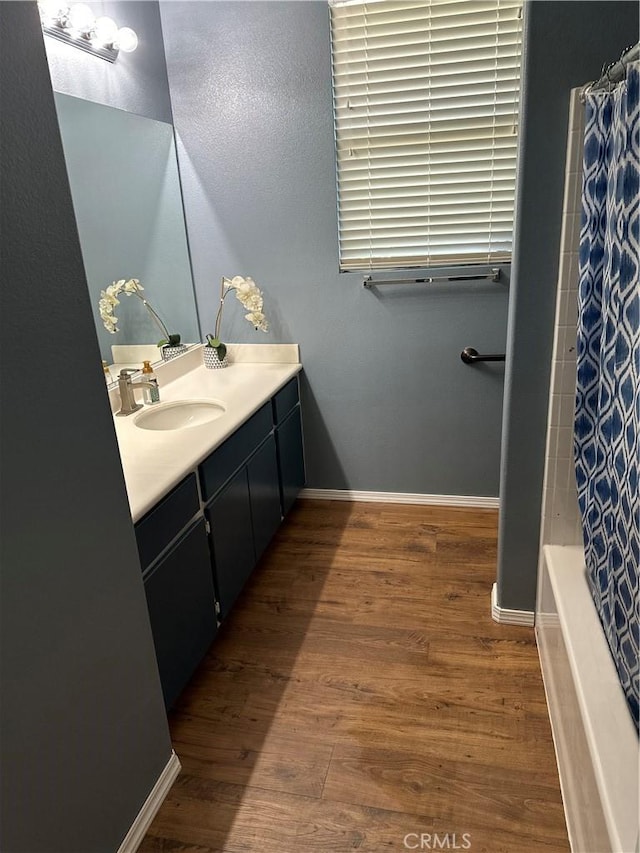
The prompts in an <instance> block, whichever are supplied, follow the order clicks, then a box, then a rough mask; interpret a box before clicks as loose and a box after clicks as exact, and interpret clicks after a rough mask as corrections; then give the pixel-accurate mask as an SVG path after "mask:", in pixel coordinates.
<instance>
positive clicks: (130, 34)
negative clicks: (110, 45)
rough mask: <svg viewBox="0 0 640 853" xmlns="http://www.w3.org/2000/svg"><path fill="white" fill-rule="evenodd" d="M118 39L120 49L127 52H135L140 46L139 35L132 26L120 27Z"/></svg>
mask: <svg viewBox="0 0 640 853" xmlns="http://www.w3.org/2000/svg"><path fill="white" fill-rule="evenodd" d="M116 41H117V45H118V47H119V48H120V50H122V51H124V52H125V53H133V51H134V50H135V49H136V48H137V47H138V36H137V35H136V34H135V31H134V30H132V29H131V27H120V29H119V30H118V35H117V38H116Z"/></svg>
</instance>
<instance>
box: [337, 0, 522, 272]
mask: <svg viewBox="0 0 640 853" xmlns="http://www.w3.org/2000/svg"><path fill="white" fill-rule="evenodd" d="M521 18H522V2H517V0H413V2H411V0H373V2H366V3H363V2H353V0H347V2H334V3H333V4H332V5H331V35H332V53H333V89H334V116H335V135H336V151H337V171H338V224H339V243H340V269H341V270H361V269H367V270H370V269H385V268H403V267H404V268H407V267H425V266H443V265H454V264H455V265H460V264H488V263H491V264H495V263H501V262H502V263H504V262H509V261H510V259H511V236H512V229H513V209H514V194H515V176H516V152H517V122H518V97H519V89H520V57H521V30H522V20H521Z"/></svg>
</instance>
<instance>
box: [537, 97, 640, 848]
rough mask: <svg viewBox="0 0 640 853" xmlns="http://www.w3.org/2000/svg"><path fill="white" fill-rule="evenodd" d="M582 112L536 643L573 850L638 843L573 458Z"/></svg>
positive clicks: (569, 175) (576, 132) (563, 268)
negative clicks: (590, 577)
mask: <svg viewBox="0 0 640 853" xmlns="http://www.w3.org/2000/svg"><path fill="white" fill-rule="evenodd" d="M583 121H584V112H583V107H582V105H581V103H580V100H579V90H578V89H574V90H573V91H572V93H571V101H570V107H569V132H568V138H567V158H566V173H565V194H564V204H563V212H562V235H561V245H560V259H559V269H558V289H557V299H556V321H555V336H554V347H553V359H552V366H551V385H550V389H549V414H548V421H547V449H546V461H545V473H544V493H543V501H542V517H541V520H540V560H539V568H538V593H537V601H536V617H535V626H536V640H537V643H538V651H539V655H540V665H541V668H542V676H543V680H544V686H545V691H546V696H547V704H548V706H549V716H550V719H551V727H552V731H553V739H554V744H555V749H556V759H557V762H558V771H559V775H560V784H561V788H562V798H563V801H564V810H565V816H566V820H567V828H568V832H569V840H570V842H571V849H572V850H573V851H574V853H633V851H636V850H638V849H640V848H638V846H637V845H638V766H639V765H638V761H639V757H640V755H639V750H638V737H637V735H636V731H635V728H634V725H633V721H632V719H631V715H630V713H629V710H628V708H627V703H626V699H625V696H624V692H623V690H622V688H621V686H620V681H619V679H618V676H617V673H616V669H615V664H614V662H613V659H612V657H611V653H610V651H609V646H608V644H607V640H606V637H605V634H604V631H603V629H602V625H601V624H600V619H599V617H598V614H597V611H596V609H595V606H594V604H593V601H592V598H591V594H590V591H589V587H588V583H587V579H586V575H585V572H586V569H585V563H584V549H583V545H582V525H581V519H580V512H579V508H578V498H577V491H576V482H575V467H574V461H573V419H574V407H575V389H576V324H577V317H578V246H579V229H580V217H581V213H580V211H581V204H582V202H581V192H582V138H583Z"/></svg>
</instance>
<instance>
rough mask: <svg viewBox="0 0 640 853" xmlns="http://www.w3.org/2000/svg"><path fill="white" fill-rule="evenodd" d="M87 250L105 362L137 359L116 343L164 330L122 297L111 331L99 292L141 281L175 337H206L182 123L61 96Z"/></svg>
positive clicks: (154, 337) (139, 341)
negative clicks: (180, 143) (178, 131)
mask: <svg viewBox="0 0 640 853" xmlns="http://www.w3.org/2000/svg"><path fill="white" fill-rule="evenodd" d="M55 100H56V108H57V112H58V120H59V123H60V131H61V135H62V142H63V146H64V154H65V160H66V163H67V171H68V175H69V183H70V186H71V194H72V198H73V206H74V209H75V214H76V220H77V224H78V232H79V235H80V244H81V248H82V256H83V260H84V266H85V271H86V276H87V282H88V285H89V293H90V296H91V305H92V308H93V313H94V320H95V324H96V330H97V333H98V340H99V343H100V351H101V354H102V358H103V359H104V360H105V361H107V363H108V364H110V365H111V364H113V363H114V362H115V363H116V364H117V365H118V366H121V365H123V363H129V362H131V361H133V359H132V358H130V357H129V358H127V357H124V356H123V355H122V353H124V352H126V350H119V349H116V350H115V351H114V350H113V349H112V347H113V346H114V345H115V346H116V347H118V348H119V347H129V346H131V345H150V347H151V348H150V349H148V351H147V352H145V353H143V352H142V350H135V352H136V353H138V352H139V353H140V355H143V356H144V358H149V357H150V356H151V357H152V358H153V360H157V359H159V358H160V351H159V350H158V349H157V348H155V345H156V344H157V342H158V341H159V340H160V338H161V333H160V331H159V329H158V327H157V325H156V324H155V323H154V321H153V319H152V317H151V315H150V313H149V312H148V310H147V309H146V308H145V306H144V305H143V304H142V302H141V301H140V300H139V299H137V298H136V297H135V296H125V295H122V296H120V297H119V299H120V305H118V306H117V307H116V309H115V311H114V313H115V316H116V317H117V318H118V328H119V331H118V332H117V333H116V334H110V333H109V332H107V330H106V329H105V327H104V325H103V323H102V320H101V318H100V313H99V310H98V301H99V299H100V291H101V290H103V289H105V288H106V287H107V286H108V285H109V284H111V283H112V282H114V281H118V280H120V279H130V278H136V279H139V280H140V283H141V284H142V286H143V287H144V295H145V297H146V298H147V299H148V301H149V303H150V304H151V305H152V306H153V308H154V310H155V311H156V312H157V313H158V315H159V316H160V317H161V319H162V320H163V322H164V323H165V325H166V326H167V327H168V329H169V331H170V332H171V333H179V334H180V335H181V337H182V342H183V343H187V344H188V343H197V342H198V341H200V331H199V327H198V315H197V309H196V302H195V296H194V288H193V278H192V274H191V263H190V259H189V249H188V243H187V235H186V228H185V221H184V211H183V205H182V194H181V188H180V178H179V173H178V163H177V158H176V149H175V140H174V134H173V127H172V126H171V125H170V124H166V123H165V122H161V121H155V120H153V119H150V118H145V117H143V116H140V115H135V114H134V113H130V112H124V111H123V110H119V109H115V108H114V107H110V106H104V105H103V104H97V103H93V102H91V101H86V100H83V99H82V98H76V97H71V96H70V95H64V94H60V93H58V92H56V93H55Z"/></svg>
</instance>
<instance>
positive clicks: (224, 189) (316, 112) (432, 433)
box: [161, 2, 507, 495]
mask: <svg viewBox="0 0 640 853" xmlns="http://www.w3.org/2000/svg"><path fill="white" fill-rule="evenodd" d="M161 15H162V23H163V30H164V33H165V51H166V56H167V68H168V73H169V83H170V88H171V98H172V106H173V112H174V119H175V125H176V128H177V130H178V133H179V136H180V139H181V143H182V148H181V149H179V154H180V157H181V163H180V167H181V176H182V180H183V190H184V197H185V207H186V214H187V225H188V230H189V241H190V245H191V251H192V260H193V266H194V277H195V281H196V293H197V299H198V304H199V311H200V317H201V324H202V327H203V332H204V331H208V330H211V329H212V326H213V320H214V314H215V310H216V307H217V306H216V301H217V294H218V287H219V280H220V276H221V275H222V274H226V275H234V274H236V273H242V274H245V275H253V276H254V278H255V279H256V281H257V282H258V284H259V285H260V286H261V287H262V288H263V289H264V291H265V293H266V302H265V308H266V311H267V313H268V316H269V319H270V321H271V328H272V332H271V334H270V335H269V336H268V337H267V336H263V335H262V334H261V333H256V332H254V331H253V330H252V329H251V327H250V326H249V325H248V324H247V323H246V321H244V320H243V319H242V314H241V310H240V306H239V305H238V304H237V303H233V304H232V303H229V304H228V305H227V306H226V308H225V318H224V325H223V337H225V338H226V339H227V340H239V341H248V340H251V341H264V342H269V341H271V342H274V341H296V342H299V343H300V345H301V353H302V361H303V364H304V369H305V377H306V379H305V382H304V386H303V402H304V412H305V442H306V455H307V463H308V480H309V482H308V485H309V486H311V487H317V488H337V489H340V488H351V489H365V490H368V489H370V490H381V491H398V492H421V493H427V494H458V495H496V494H497V493H498V470H499V448H500V423H501V407H502V388H503V370H504V368H503V366H502V365H499V364H498V365H484V366H482V367H477V368H471V367H466V366H465V365H463V364H462V362H461V361H460V357H459V356H460V352H461V350H462V349H463V347H465V346H475V347H477V348H478V349H479V350H483V349H484V350H488V351H490V352H496V351H500V350H502V351H504V345H505V337H506V312H507V286H506V285H505V284H500V285H486V286H485V285H462V284H451V285H447V286H437V287H436V286H434V287H431V288H429V289H428V290H426V289H425V288H422V287H418V286H413V288H412V287H400V288H391V287H388V288H386V289H380V291H379V292H375V291H371V292H369V291H366V290H364V289H363V287H362V283H361V282H362V278H361V277H358V276H356V275H339V274H338V272H337V268H338V261H337V223H336V192H335V163H334V143H333V124H332V122H333V119H332V103H331V67H330V49H329V24H328V8H327V4H326V2H298V3H291V2H267V3H264V2H215V3H200V2H181V3H173V2H167V3H161Z"/></svg>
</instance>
